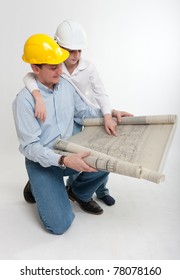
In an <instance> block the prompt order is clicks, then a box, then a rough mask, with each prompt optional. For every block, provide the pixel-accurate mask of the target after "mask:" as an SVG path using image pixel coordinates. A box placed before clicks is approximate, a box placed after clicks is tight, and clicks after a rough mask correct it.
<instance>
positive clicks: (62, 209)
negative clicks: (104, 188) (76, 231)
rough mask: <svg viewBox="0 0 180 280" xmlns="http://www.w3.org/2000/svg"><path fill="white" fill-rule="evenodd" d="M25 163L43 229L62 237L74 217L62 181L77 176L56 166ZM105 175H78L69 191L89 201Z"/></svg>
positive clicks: (67, 169) (103, 180) (102, 173)
mask: <svg viewBox="0 0 180 280" xmlns="http://www.w3.org/2000/svg"><path fill="white" fill-rule="evenodd" d="M25 163H26V169H27V172H28V176H29V179H30V183H31V188H32V193H33V195H34V198H35V200H36V205H37V210H38V213H39V216H40V218H41V220H42V223H43V225H44V226H45V228H46V229H47V230H48V231H50V232H51V233H54V234H63V233H64V232H65V231H66V230H67V229H68V228H69V227H70V226H71V224H72V222H73V220H74V217H75V215H74V213H73V212H72V208H71V204H70V201H69V198H68V195H67V191H66V187H65V184H64V178H63V177H64V176H69V175H73V174H78V173H77V172H76V171H75V170H72V169H69V168H66V169H61V168H59V167H56V166H51V167H47V168H44V167H42V166H41V165H40V164H39V163H36V162H33V161H30V160H28V159H26V162H25ZM108 175H109V174H108V173H107V172H95V173H94V172H93V173H86V172H82V173H79V175H78V176H77V178H76V179H75V180H74V181H73V184H72V190H73V192H74V194H75V195H77V197H78V198H80V199H81V200H83V201H89V200H90V199H91V197H92V195H93V193H94V192H95V191H96V189H97V188H98V187H99V186H100V185H102V184H104V182H106V181H107V178H108Z"/></svg>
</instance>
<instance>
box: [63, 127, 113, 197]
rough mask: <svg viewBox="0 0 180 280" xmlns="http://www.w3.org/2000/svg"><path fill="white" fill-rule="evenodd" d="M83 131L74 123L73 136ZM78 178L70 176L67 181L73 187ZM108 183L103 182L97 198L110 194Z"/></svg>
mask: <svg viewBox="0 0 180 280" xmlns="http://www.w3.org/2000/svg"><path fill="white" fill-rule="evenodd" d="M81 130H82V125H80V124H78V123H76V122H74V127H73V135H75V134H77V133H79V132H80V131H81ZM75 178H76V176H70V177H69V178H68V180H67V184H68V185H71V184H72V182H73V180H75ZM106 183H107V181H106V182H105V181H104V182H103V183H102V185H100V186H99V188H98V189H97V190H96V195H97V198H102V197H103V196H105V195H108V194H109V189H108V188H107V187H106Z"/></svg>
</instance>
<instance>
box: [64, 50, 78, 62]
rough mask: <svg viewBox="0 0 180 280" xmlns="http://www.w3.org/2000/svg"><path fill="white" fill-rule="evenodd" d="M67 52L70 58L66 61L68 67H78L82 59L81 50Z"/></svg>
mask: <svg viewBox="0 0 180 280" xmlns="http://www.w3.org/2000/svg"><path fill="white" fill-rule="evenodd" d="M66 50H67V51H68V52H69V57H68V58H67V59H66V61H65V64H66V66H73V65H77V64H78V62H79V59H80V57H81V50H69V49H66Z"/></svg>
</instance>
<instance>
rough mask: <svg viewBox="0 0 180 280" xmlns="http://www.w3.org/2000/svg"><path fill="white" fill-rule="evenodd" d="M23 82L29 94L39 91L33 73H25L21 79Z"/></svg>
mask: <svg viewBox="0 0 180 280" xmlns="http://www.w3.org/2000/svg"><path fill="white" fill-rule="evenodd" d="M23 82H24V84H25V86H26V87H27V89H28V90H29V91H30V92H31V93H32V92H33V90H39V88H38V85H37V82H36V79H35V76H34V73H32V72H29V73H27V74H26V76H24V78H23Z"/></svg>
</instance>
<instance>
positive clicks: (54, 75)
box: [32, 64, 62, 89]
mask: <svg viewBox="0 0 180 280" xmlns="http://www.w3.org/2000/svg"><path fill="white" fill-rule="evenodd" d="M32 69H33V71H34V73H35V74H36V76H37V78H38V80H39V81H40V82H41V83H42V84H43V85H45V86H47V87H49V88H51V89H53V86H54V85H55V84H57V83H58V82H59V80H60V75H61V74H62V64H56V65H51V64H43V65H42V66H41V67H38V66H37V65H32Z"/></svg>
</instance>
